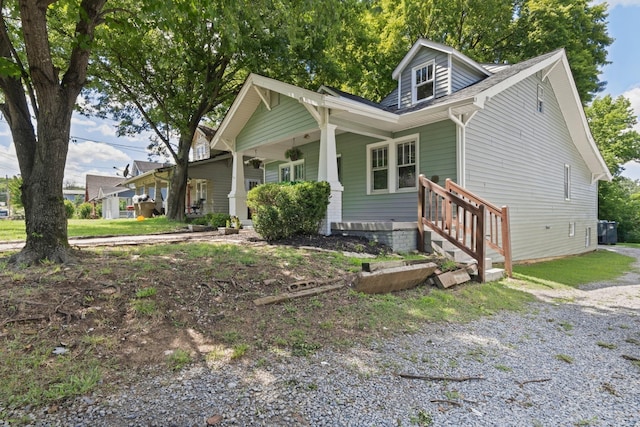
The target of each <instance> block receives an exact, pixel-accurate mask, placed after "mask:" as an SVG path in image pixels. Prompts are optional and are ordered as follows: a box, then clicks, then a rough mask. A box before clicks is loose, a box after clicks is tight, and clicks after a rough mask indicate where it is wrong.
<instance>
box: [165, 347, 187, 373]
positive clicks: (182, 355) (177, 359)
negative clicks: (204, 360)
mask: <svg viewBox="0 0 640 427" xmlns="http://www.w3.org/2000/svg"><path fill="white" fill-rule="evenodd" d="M189 363H191V355H190V354H189V352H188V351H185V350H183V349H181V348H178V349H176V350H175V351H174V352H173V353H171V354H169V355H168V356H167V365H169V367H170V368H171V370H172V371H179V370H180V369H182V368H184V367H185V366H187V365H188V364H189Z"/></svg>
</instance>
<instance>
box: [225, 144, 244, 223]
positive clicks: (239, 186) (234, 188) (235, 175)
mask: <svg viewBox="0 0 640 427" xmlns="http://www.w3.org/2000/svg"><path fill="white" fill-rule="evenodd" d="M228 197H229V215H231V216H237V217H238V218H239V219H247V191H246V190H245V188H244V162H243V161H242V153H238V152H234V153H233V166H232V172H231V192H230V193H229V196H228Z"/></svg>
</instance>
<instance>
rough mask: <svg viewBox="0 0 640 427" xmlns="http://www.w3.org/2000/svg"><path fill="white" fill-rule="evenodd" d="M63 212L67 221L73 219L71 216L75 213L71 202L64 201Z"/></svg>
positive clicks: (74, 206) (74, 207)
mask: <svg viewBox="0 0 640 427" xmlns="http://www.w3.org/2000/svg"><path fill="white" fill-rule="evenodd" d="M64 211H65V214H66V216H67V219H69V218H73V215H74V214H75V213H76V205H74V204H73V202H72V201H71V200H67V199H64Z"/></svg>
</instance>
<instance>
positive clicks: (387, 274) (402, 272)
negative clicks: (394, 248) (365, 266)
mask: <svg viewBox="0 0 640 427" xmlns="http://www.w3.org/2000/svg"><path fill="white" fill-rule="evenodd" d="M437 268H438V266H437V265H436V264H435V263H433V262H430V263H426V264H416V265H408V266H403V267H393V268H386V269H382V270H378V271H374V272H371V273H369V272H362V273H360V274H358V277H357V278H356V281H355V289H356V290H357V291H359V292H364V293H366V294H382V293H387V292H394V291H401V290H404V289H411V288H415V287H416V286H418V285H419V284H421V283H424V281H425V280H427V278H428V277H429V276H431V275H432V274H433V272H434V271H436V269H437Z"/></svg>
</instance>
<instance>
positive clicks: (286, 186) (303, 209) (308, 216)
mask: <svg viewBox="0 0 640 427" xmlns="http://www.w3.org/2000/svg"><path fill="white" fill-rule="evenodd" d="M330 195H331V187H330V186H329V183H327V182H311V181H302V182H293V183H281V184H264V185H259V186H257V187H255V188H253V189H252V190H251V191H249V194H248V195H247V205H248V206H249V208H251V209H252V211H253V214H252V217H251V219H252V220H253V227H254V228H255V230H256V232H258V233H259V234H260V235H261V236H262V237H264V238H265V239H266V240H279V239H285V238H287V237H291V236H293V235H296V234H307V235H310V234H316V233H318V229H319V228H320V223H321V222H322V219H323V218H324V216H325V214H326V211H327V206H328V205H329V197H330Z"/></svg>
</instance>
